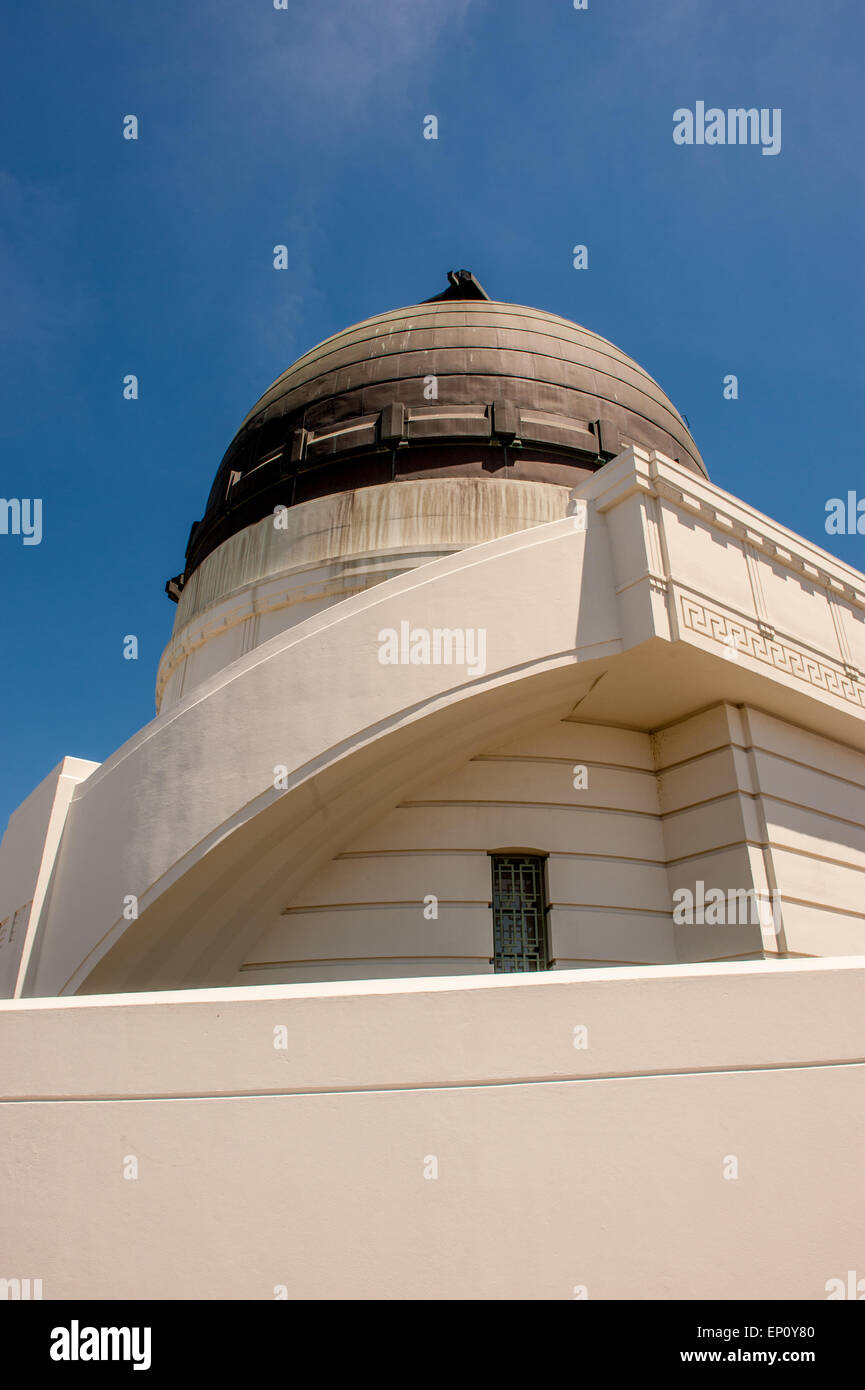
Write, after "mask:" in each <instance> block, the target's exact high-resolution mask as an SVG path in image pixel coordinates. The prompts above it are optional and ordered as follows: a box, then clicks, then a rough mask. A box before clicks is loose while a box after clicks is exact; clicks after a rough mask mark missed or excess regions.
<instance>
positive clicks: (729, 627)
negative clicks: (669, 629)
mask: <svg viewBox="0 0 865 1390" xmlns="http://www.w3.org/2000/svg"><path fill="white" fill-rule="evenodd" d="M679 597H680V606H681V611H682V622H683V624H684V626H685V627H687V628H690V629H691V631H692V632H696V633H699V635H700V636H701V637H707V638H709V639H710V640H711V641H713V642H718V643H719V644H720V645H721V646H724V647H727V648H728V649H729V648H730V647H734V648H735V649H736V651H738V652H742V653H743V655H745V656H750V657H752V658H753V659H754V660H755V661H763V662H765V663H766V665H767V666H772V667H773V668H774V669H775V670H776V671H783V672H784V674H785V675H787V676H794V677H795V678H796V679H797V680H801V681H806V682H807V683H808V685H812V686H814V687H815V688H816V689H817V690H822V691H823V692H824V693H825V694H827V695H834V696H835V697H836V699H838V700H847V701H849V702H850V703H851V704H853V705H856V706H857V707H858V708H859V709H865V686H863V685H860V684H859V682H858V681H855V680H853V679H852V678H851V677H850V676H848V675H845V673H844V672H843V671H842V670H840V669H839V668H838V667H836V666H830V665H829V664H828V663H827V662H825V661H819V660H818V659H817V658H816V657H814V656H809V655H807V654H806V653H805V652H803V651H800V650H799V649H797V648H796V647H790V646H788V645H787V644H786V643H784V642H780V641H778V639H777V638H776V637H770V636H766V635H764V634H763V633H762V632H760V631H758V629H757V628H752V627H748V626H747V625H746V624H745V623H743V622H740V621H739V620H738V619H736V618H732V617H728V616H726V615H725V614H723V613H716V612H715V611H714V610H713V609H711V608H707V607H706V606H705V604H702V603H697V602H696V600H694V599H691V598H686V597H685V596H684V594H681V595H680V596H679Z"/></svg>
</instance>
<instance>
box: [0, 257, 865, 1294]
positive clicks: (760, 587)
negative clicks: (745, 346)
mask: <svg viewBox="0 0 865 1390" xmlns="http://www.w3.org/2000/svg"><path fill="white" fill-rule="evenodd" d="M166 588H167V591H168V594H169V596H170V597H171V598H172V599H173V600H174V601H175V603H176V609H175V610H174V612H175V621H174V628H173V632H172V633H171V636H170V639H169V641H168V644H167V646H166V648H165V651H164V653H163V655H162V659H161V661H160V663H159V669H158V674H157V686H156V705H157V714H156V717H155V718H154V719H153V721H152V722H151V723H150V724H148V725H147V726H146V727H145V728H143V729H142V730H141V731H140V732H139V733H137V734H136V735H135V736H134V737H133V738H131V739H130V740H129V741H128V742H127V743H126V744H125V745H124V746H123V747H122V748H120V749H118V750H117V752H116V753H115V754H114V755H113V756H112V757H111V758H109V759H108V761H107V762H105V763H103V764H101V765H98V764H95V763H92V762H87V761H84V760H82V759H80V758H77V757H68V758H65V759H64V761H63V762H62V763H61V764H60V765H59V766H58V767H57V768H55V770H54V771H53V772H52V773H51V775H50V776H49V777H47V778H46V779H45V781H43V782H42V783H41V784H40V785H39V786H38V787H37V788H36V790H35V791H34V792H33V793H32V794H31V796H30V797H28V799H27V800H26V801H25V802H24V803H23V805H22V806H21V807H20V808H19V809H18V810H17V811H16V812H15V813H14V814H13V816H12V817H11V819H10V822H9V826H8V829H7V831H6V834H5V837H4V839H3V842H2V846H0V994H2V996H3V997H4V998H5V1000H6V1001H7V1002H6V1003H4V1004H2V1005H0V1044H2V1045H0V1101H2V1100H6V1101H14V1102H16V1104H15V1105H14V1106H13V1105H7V1106H4V1107H3V1108H4V1109H6V1110H7V1112H8V1113H9V1115H10V1120H9V1123H10V1125H11V1127H12V1129H13V1131H14V1133H13V1138H14V1139H17V1141H18V1142H19V1144H20V1148H19V1149H18V1150H17V1152H19V1153H20V1154H22V1155H28V1156H29V1157H27V1158H26V1160H25V1159H24V1158H22V1160H21V1163H20V1164H18V1163H17V1161H16V1162H13V1163H12V1165H11V1167H10V1168H7V1169H6V1170H5V1171H4V1174H3V1175H2V1177H0V1184H2V1185H3V1186H5V1188H6V1191H5V1192H4V1193H3V1197H4V1199H5V1200H6V1201H7V1205H9V1206H11V1207H12V1209H13V1210H14V1211H15V1212H16V1213H19V1216H18V1217H16V1219H15V1220H13V1222H12V1235H11V1240H8V1241H7V1245H6V1251H5V1252H4V1258H5V1259H6V1260H7V1262H8V1261H9V1260H12V1264H13V1265H14V1268H10V1269H8V1270H6V1269H0V1276H4V1275H5V1276H6V1277H7V1278H12V1277H13V1276H18V1277H20V1278H25V1277H27V1278H33V1279H35V1278H39V1279H42V1281H43V1288H44V1296H45V1297H64V1296H73V1295H76V1296H82V1297H93V1298H99V1297H130V1298H147V1297H156V1298H201V1297H205V1298H271V1297H289V1298H319V1297H320V1298H345V1297H383V1298H402V1297H409V1298H415V1297H417V1298H437V1297H447V1298H485V1297H501V1298H550V1297H553V1298H555V1297H562V1298H573V1297H577V1298H582V1297H589V1298H608V1297H625V1298H671V1297H672V1298H676V1297H693V1298H792V1297H806V1298H808V1297H813V1298H825V1297H826V1296H827V1295H826V1292H825V1291H824V1290H825V1288H826V1287H827V1282H828V1281H830V1280H832V1279H833V1278H836V1277H841V1278H846V1277H847V1272H848V1270H849V1269H853V1268H855V1260H856V1259H858V1260H859V1261H860V1264H861V1261H862V1259H863V1254H862V1251H863V1237H865V1228H863V1217H862V1212H863V1208H865V1204H863V1202H862V1200H861V1197H862V1193H861V1172H862V1170H863V1168H862V1160H863V1156H865V1155H863V1134H862V1126H861V1122H859V1121H857V1119H856V1116H857V1114H861V1112H862V1101H863V1095H862V1091H863V1084H862V1083H863V1078H865V1066H863V1025H862V1016H863V993H865V991H863V983H865V961H863V956H862V953H863V949H865V906H863V903H865V892H863V889H865V674H863V673H865V575H862V574H860V573H858V572H857V571H855V570H853V569H851V568H850V567H849V566H847V565H845V564H842V563H841V562H840V561H839V560H837V559H835V558H834V557H833V556H831V555H829V554H827V553H826V552H825V551H823V550H821V549H819V548H818V547H817V546H815V545H812V544H811V543H810V542H808V541H806V540H803V539H802V538H801V537H800V536H797V535H795V534H794V533H792V532H790V531H789V530H787V529H786V528H784V527H783V526H780V525H778V524H777V523H775V522H774V521H772V520H771V519H770V518H769V517H766V516H763V515H761V514H760V513H758V512H756V511H755V510H754V509H753V508H752V507H750V506H748V504H747V503H746V502H743V501H740V500H739V499H738V498H735V497H733V496H731V495H730V494H728V493H726V492H724V491H722V490H721V489H720V488H718V487H717V486H715V485H714V484H713V483H712V482H711V481H710V479H709V477H708V474H707V470H706V467H705V465H704V463H703V461H702V459H701V457H700V453H699V450H698V448H697V445H696V444H695V442H694V440H693V439H692V437H691V434H690V430H689V428H688V425H687V423H686V421H685V420H684V418H683V417H682V415H681V414H680V413H679V412H678V410H677V409H676V408H675V406H674V405H673V404H672V402H671V401H670V400H669V399H668V397H667V396H666V395H665V393H664V392H663V390H662V389H661V388H660V387H659V386H658V385H657V383H656V382H655V381H654V380H653V379H652V378H651V377H650V376H649V375H648V374H647V373H646V372H645V371H644V369H643V368H642V367H640V366H639V365H638V364H637V363H636V362H634V361H632V360H631V359H630V358H629V357H627V356H626V355H625V354H624V353H623V352H621V351H620V350H619V349H618V348H616V347H614V346H613V345H612V344H611V343H609V342H607V341H606V340H605V339H603V338H601V337H599V336H598V335H597V334H595V333H593V332H589V331H588V330H586V329H584V328H580V327H578V326H576V325H575V324H573V323H571V322H569V321H568V320H566V319H563V318H560V317H558V316H557V315H555V314H551V313H546V312H542V311H540V310H536V309H530V308H523V307H519V306H516V305H512V304H507V303H499V302H493V301H491V300H489V299H488V297H487V295H486V294H485V292H484V290H483V289H482V287H481V286H480V284H479V283H478V281H477V280H476V279H475V278H474V276H472V275H471V274H470V273H469V272H467V271H459V272H452V273H451V275H450V276H449V286H448V288H447V289H446V290H445V291H444V293H442V294H439V295H437V296H436V297H435V298H433V299H431V300H427V301H425V302H423V303H420V304H417V305H414V306H412V307H410V308H405V309H400V310H398V311H394V312H389V313H383V314H380V315H378V316H376V317H374V318H370V319H367V320H365V321H364V322H362V323H359V324H357V325H355V326H353V327H351V328H348V329H345V330H344V331H343V332H340V333H337V334H336V335H334V336H333V337H331V338H329V339H327V340H326V341H325V342H324V343H321V344H320V345H319V346H318V347H316V348H314V349H313V350H312V351H311V352H309V353H307V354H306V355H305V356H304V357H301V358H300V360H299V361H297V362H296V363H294V365H293V366H291V367H289V368H288V370H287V371H285V372H284V373H283V375H282V376H280V377H279V378H278V379H277V380H276V381H275V382H274V384H273V385H272V386H271V387H270V388H269V389H268V390H267V391H266V392H265V394H264V395H263V396H262V397H261V399H260V400H259V401H258V402H257V404H256V405H255V406H254V407H253V408H252V410H251V411H250V413H249V415H248V416H247V417H246V419H245V420H244V421H243V423H242V424H241V426H240V429H239V430H238V432H237V434H236V436H235V438H234V439H233V440H232V442H231V444H230V445H229V447H228V450H227V452H226V454H225V456H224V458H223V460H222V462H221V463H220V465H219V468H218V469H217V472H216V477H215V479H214V482H213V486H212V488H211V490H210V495H209V497H208V498H207V503H206V506H205V508H204V512H203V515H202V516H201V518H200V520H197V521H196V522H195V523H194V525H193V526H192V528H191V532H190V536H189V543H188V546H187V551H186V557H185V563H184V566H183V570H182V572H181V573H179V574H178V575H176V576H175V577H174V578H172V579H170V580H169V581H168V583H167V586H166ZM93 1101H98V1102H99V1104H98V1105H92V1104H89V1102H93ZM127 1158H136V1159H137V1169H138V1175H137V1177H136V1178H135V1180H129V1181H127V1180H126V1178H125V1176H124V1174H123V1173H122V1172H121V1169H122V1166H123V1163H124V1162H125V1160H126V1159H127ZM184 1165H186V1166H185V1167H184ZM734 1170H735V1172H734ZM73 1208H74V1209H73ZM81 1211H83V1212H85V1213H87V1212H89V1213H90V1214H91V1215H89V1216H86V1217H85V1216H81V1215H79V1213H80V1212H81ZM94 1211H99V1212H101V1213H102V1216H101V1218H100V1221H99V1222H98V1223H96V1225H95V1226H94V1225H93V1221H92V1213H93V1212H94ZM19 1221H20V1225H19V1224H18V1223H19ZM79 1223H83V1226H82V1229H81V1230H79V1229H78V1225H79ZM84 1226H86V1227H87V1230H86V1232H85V1231H84ZM70 1250H71V1251H72V1252H74V1253H73V1254H70ZM203 1269H206V1270H207V1274H206V1277H205V1278H204V1280H202V1270H203ZM862 1273H863V1275H865V1269H863V1270H862ZM863 1287H865V1285H863Z"/></svg>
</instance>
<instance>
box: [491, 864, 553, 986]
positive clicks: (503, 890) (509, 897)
mask: <svg viewBox="0 0 865 1390" xmlns="http://www.w3.org/2000/svg"><path fill="white" fill-rule="evenodd" d="M491 858H492V866H493V940H494V943H495V944H494V950H495V956H494V959H493V964H494V966H495V968H496V970H497V971H499V970H501V971H506V972H507V971H516V970H547V969H549V947H548V944H547V900H546V894H545V892H544V860H543V859H542V858H541V856H540V855H535V854H493V855H492V856H491Z"/></svg>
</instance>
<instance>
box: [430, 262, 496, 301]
mask: <svg viewBox="0 0 865 1390" xmlns="http://www.w3.org/2000/svg"><path fill="white" fill-rule="evenodd" d="M448 280H449V281H450V284H449V285H448V288H447V289H446V290H443V291H442V293H441V294H434V295H433V297H432V299H425V300H424V303H425V304H437V303H438V302H439V300H440V299H485V300H487V302H489V298H490V297H489V295H488V294H487V292H486V290H485V289H484V287H483V285H482V284H481V282H480V281H479V280H476V279H475V277H474V275H472V273H471V271H470V270H449V271H448Z"/></svg>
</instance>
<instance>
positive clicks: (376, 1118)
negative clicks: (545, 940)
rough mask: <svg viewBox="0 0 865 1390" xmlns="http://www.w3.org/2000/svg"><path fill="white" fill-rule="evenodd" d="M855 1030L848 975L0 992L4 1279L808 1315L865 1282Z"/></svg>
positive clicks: (67, 1285) (60, 1291)
mask: <svg viewBox="0 0 865 1390" xmlns="http://www.w3.org/2000/svg"><path fill="white" fill-rule="evenodd" d="M863 1018H865V957H862V956H858V957H851V958H835V959H831V960H819V961H814V960H807V961H804V960H803V961H766V962H762V961H761V962H738V963H726V964H719V963H714V964H700V965H677V966H656V967H624V968H619V969H590V970H583V971H558V972H552V973H550V974H546V975H544V976H532V975H523V976H519V977H512V976H511V977H503V976H493V977H489V976H484V977H472V978H438V979H414V980H403V981H396V980H390V981H367V982H352V983H331V984H319V985H279V986H265V987H258V988H247V989H215V990H198V991H195V990H193V991H183V992H166V993H161V994H136V995H125V996H119V995H114V996H91V997H79V998H67V999H31V1000H19V1001H14V1002H6V1003H2V1004H0V1097H2V1099H0V1110H2V1122H3V1133H4V1146H3V1154H4V1157H3V1162H2V1164H0V1207H2V1210H3V1212H4V1223H3V1224H4V1237H3V1244H2V1267H0V1279H6V1280H9V1281H14V1280H16V1279H18V1280H27V1279H29V1280H31V1287H32V1281H34V1280H41V1288H42V1296H43V1297H44V1298H45V1299H60V1298H71V1297H78V1298H107V1299H126V1298H128V1299H137V1298H141V1299H147V1298H153V1299H220V1298H228V1299H273V1298H275V1297H288V1298H290V1299H298V1298H313V1299H346V1298H370V1299H372V1298H384V1299H440V1298H451V1299H484V1298H494V1299H532V1300H533V1299H566V1300H571V1299H574V1298H582V1297H588V1298H589V1299H605V1298H625V1299H677V1298H692V1299H722V1300H723V1299H739V1298H745V1299H769V1300H774V1299H792V1298H804V1299H814V1300H822V1299H825V1298H827V1297H828V1292H829V1290H831V1289H832V1288H835V1287H837V1286H836V1285H833V1284H832V1283H831V1281H833V1280H842V1281H845V1282H846V1281H847V1280H848V1274H849V1271H851V1270H853V1271H858V1277H865V1201H863V1195H865V1194H863V1186H865V1180H863V1174H865V1128H863V1123H862V1115H863V1113H865V1026H863ZM9 1287H15V1286H14V1284H10V1285H9Z"/></svg>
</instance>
